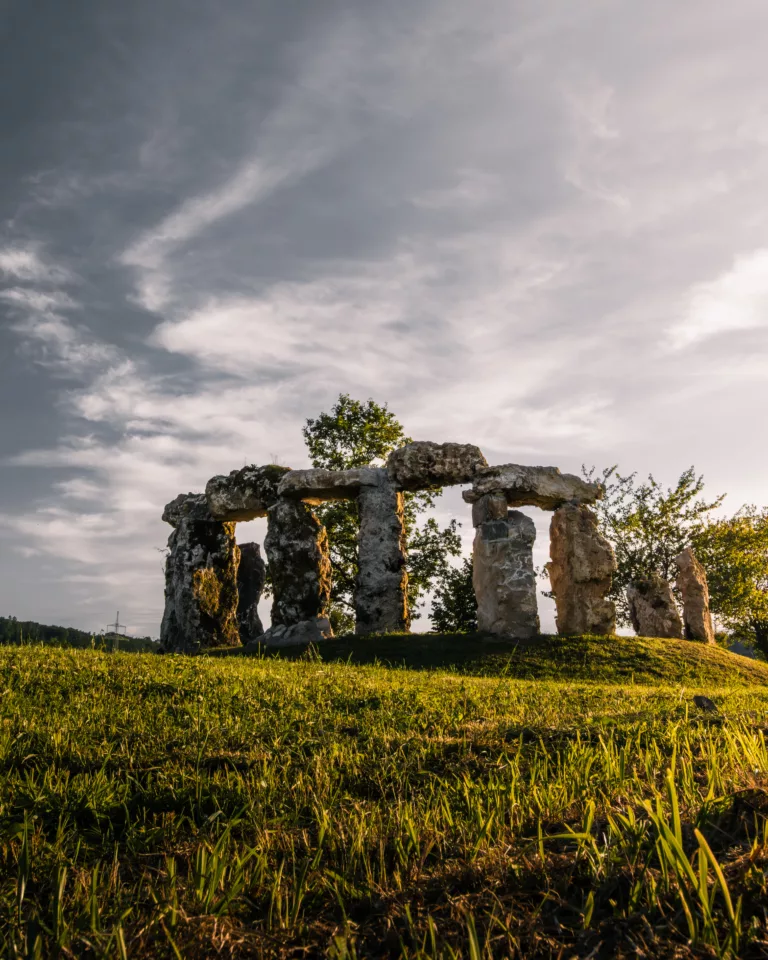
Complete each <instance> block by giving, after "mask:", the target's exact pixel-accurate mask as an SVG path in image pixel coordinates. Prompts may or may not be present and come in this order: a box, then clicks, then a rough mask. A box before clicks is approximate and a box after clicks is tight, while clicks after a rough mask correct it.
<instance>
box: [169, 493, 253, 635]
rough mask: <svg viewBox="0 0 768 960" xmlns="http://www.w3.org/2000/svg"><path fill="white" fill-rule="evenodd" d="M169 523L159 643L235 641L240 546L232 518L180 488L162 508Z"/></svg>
mask: <svg viewBox="0 0 768 960" xmlns="http://www.w3.org/2000/svg"><path fill="white" fill-rule="evenodd" d="M163 520H165V521H166V523H170V524H171V526H173V527H174V530H173V532H172V533H171V536H170V537H169V539H168V548H169V551H170V552H169V554H168V559H167V561H166V565H165V611H164V613H163V621H162V624H161V627H160V644H161V648H162V649H163V650H164V651H166V652H168V653H197V652H198V651H200V650H205V649H208V648H211V647H232V646H237V645H238V644H239V642H240V637H239V634H238V629H237V568H238V564H239V560H240V551H239V549H238V546H237V543H236V542H235V524H234V523H222V522H221V521H219V520H214V519H213V517H211V515H210V513H209V512H208V506H207V503H206V499H205V496H204V495H202V494H200V495H197V494H192V493H190V494H180V495H179V496H178V497H176V499H175V500H173V501H172V502H171V503H169V504H168V505H167V506H166V508H165V511H164V512H163Z"/></svg>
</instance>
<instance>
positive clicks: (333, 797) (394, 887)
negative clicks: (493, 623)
mask: <svg viewBox="0 0 768 960" xmlns="http://www.w3.org/2000/svg"><path fill="white" fill-rule="evenodd" d="M405 642H406V641H404V640H403V639H401V638H382V639H381V641H379V643H380V645H381V646H380V647H379V652H380V653H381V652H382V651H384V650H388V651H389V653H388V654H387V657H389V658H391V659H398V658H399V654H400V651H401V649H402V646H403V644H404V643H405ZM407 642H408V644H409V645H410V651H411V654H410V655H409V662H411V663H412V664H413V663H414V658H415V659H416V660H418V659H419V658H416V655H415V650H416V649H417V648H418V647H419V646H420V645H422V644H423V645H425V649H426V647H427V646H429V644H428V642H427V641H426V640H424V641H422V640H419V639H418V638H414V639H411V640H409V641H407ZM446 642H447V641H446ZM451 642H452V643H454V644H455V645H457V644H458V643H459V641H458V640H457V639H456V638H453V640H452V641H451ZM465 642H466V641H465ZM340 643H341V641H340ZM580 643H581V646H579V644H580ZM614 643H615V645H614V646H613V647H611V646H610V645H609V644H608V642H607V641H596V640H591V639H590V640H584V641H581V642H579V641H557V642H556V641H553V640H546V641H544V642H542V644H541V645H540V646H539V647H538V648H537V649H538V651H539V653H538V654H537V656H533V653H532V650H533V647H532V648H531V649H529V650H528V651H527V653H526V654H525V655H526V656H527V657H528V659H527V660H521V659H520V657H521V652H520V650H519V649H518V651H517V652H515V653H514V654H511V653H509V651H507V652H506V653H503V652H501V653H500V652H499V651H496V652H493V651H490V649H489V647H488V646H484V647H483V651H482V655H481V656H480V657H479V660H480V661H482V663H484V664H485V667H483V666H482V664H481V666H480V667H478V666H477V662H476V661H477V659H478V658H477V657H475V658H474V660H473V656H472V654H471V651H469V650H468V651H467V653H466V656H465V657H463V658H461V659H460V658H458V655H457V656H456V658H455V659H456V662H457V663H459V662H460V666H462V667H472V664H473V663H474V664H475V666H474V667H472V669H486V668H487V669H488V670H489V672H490V667H488V664H489V662H490V663H493V662H495V660H494V658H495V657H501V661H502V662H501V663H500V665H499V667H498V669H497V672H499V673H500V674H501V675H500V676H479V677H478V676H470V675H468V674H467V673H464V674H456V673H448V672H445V671H440V670H402V669H391V668H387V667H384V666H380V665H379V666H376V665H352V664H349V665H348V664H344V663H333V664H331V663H327V662H323V661H319V660H317V659H315V660H311V659H304V660H293V661H292V660H290V659H287V658H271V657H270V658H264V659H258V658H246V657H217V658H211V657H194V658H192V657H190V658H184V657H159V656H156V655H145V654H133V655H123V654H120V653H118V654H105V653H99V652H93V651H71V650H55V649H51V648H46V649H41V648H24V647H6V648H2V649H0V679H1V680H2V684H1V686H0V689H2V692H3V695H2V700H1V701H0V952H1V953H2V956H4V957H41V958H47V957H53V956H56V955H57V954H58V955H61V956H77V957H91V956H92V957H102V956H103V957H185V958H187V957H210V956H222V957H254V956H255V957H262V956H263V957H315V956H328V957H333V958H345V957H347V958H352V957H358V958H363V957H403V958H405V957H408V958H432V957H445V958H453V957H466V958H471V960H479V958H482V957H491V956H493V957H526V958H527V957H562V958H568V957H574V956H575V957H583V958H586V957H595V958H597V957H606V958H607V957H636V956H638V955H644V956H647V957H648V956H651V957H656V956H663V957H673V956H674V957H711V956H721V957H726V956H732V957H743V958H758V957H765V956H766V955H767V954H768V930H767V929H766V903H768V797H767V795H766V786H767V785H768V741H767V739H766V737H767V733H766V731H768V686H766V685H765V680H764V677H765V673H764V672H763V673H762V674H761V673H760V670H761V669H762V670H763V671H764V668H761V667H759V666H758V667H755V665H754V664H746V663H744V662H743V661H741V660H740V659H739V658H736V657H729V655H728V654H724V653H722V652H720V651H703V650H701V649H699V648H697V649H696V652H695V653H694V652H693V650H692V649H691V648H693V647H694V645H692V644H691V645H688V647H684V648H681V650H682V652H675V648H674V647H673V645H671V644H670V642H669V641H664V642H663V644H662V642H659V641H656V642H654V641H638V642H637V643H636V644H634V646H633V650H634V652H633V653H631V654H630V653H628V652H626V651H622V648H623V644H624V641H621V643H619V642H614ZM373 645H374V646H376V644H373ZM662 646H665V647H666V648H667V652H666V653H665V652H664V650H663V649H662ZM332 649H333V648H332V647H331V646H330V645H329V647H328V648H327V653H328V654H330V653H331V652H332ZM456 650H458V646H456ZM580 650H581V652H582V653H584V654H586V656H582V657H581V658H580V656H579V651H580ZM611 650H613V651H615V656H613V657H611V656H609V653H610V651H611ZM443 652H445V651H443ZM337 653H338V655H343V653H344V649H343V646H342V647H340V648H339V650H338V652H337ZM683 653H688V654H689V660H690V663H689V667H690V671H689V672H687V673H686V672H685V670H684V669H683V666H682V665H681V664H680V663H679V662H678V661H679V659H680V658H681V657H683ZM371 655H375V654H373V653H372V654H371ZM358 656H359V653H358ZM430 656H431V657H432V663H433V662H434V658H435V654H434V651H433V652H432V654H430ZM665 657H667V658H670V659H669V660H668V661H665ZM425 658H426V659H427V660H429V657H427V654H426V653H425V654H424V657H422V659H421V660H419V662H418V663H415V665H420V666H430V665H432V663H430V662H424V659H425ZM489 658H490V659H489ZM558 658H559V659H558ZM450 659H454V658H453V654H452V656H451V658H450ZM683 659H685V658H684V657H683ZM599 663H602V664H603V667H604V668H606V671H607V674H608V681H609V682H600V683H597V682H595V680H596V678H597V677H598V675H599V670H600V669H602V668H600V667H598V664H599ZM665 663H666V664H667V671H668V672H667V674H666V675H665V676H664V680H665V681H666V682H665V685H663V686H659V685H657V686H654V685H653V684H652V682H651V681H654V679H655V678H657V677H658V673H657V671H658V670H663V669H664V666H665ZM670 663H672V664H675V663H676V664H677V667H676V669H675V671H674V673H670V672H669V670H670V667H669V664H670ZM521 664H522V665H521ZM633 664H634V666H633ZM643 664H645V665H646V667H647V670H646V669H645V667H643ZM691 664H695V666H691ZM494 669H496V668H494ZM522 669H530V670H533V671H534V674H533V675H534V676H535V675H536V671H538V672H539V673H540V675H541V676H544V677H546V679H515V678H514V676H512V675H511V673H512V672H513V671H518V670H522ZM691 671H692V672H691ZM633 674H634V679H635V681H636V682H635V683H634V684H632V683H629V682H627V680H628V678H630V677H631V676H632V675H633ZM558 677H559V678H560V679H559V680H557V679H553V678H558ZM565 677H568V678H569V679H567V680H565V679H564V678H565ZM586 677H588V678H589V679H588V680H586V679H583V678H586ZM694 677H696V678H704V677H706V678H708V679H707V681H706V682H703V680H700V679H692V678H694ZM681 678H683V682H681ZM761 678H763V682H762V685H761V683H760V680H761ZM695 693H704V694H706V695H708V696H709V697H711V698H712V699H713V700H714V701H715V702H716V704H717V707H718V712H716V713H709V712H706V713H705V712H702V711H701V710H699V709H698V708H696V707H695V706H694V705H693V702H692V697H693V695H694V694H695Z"/></svg>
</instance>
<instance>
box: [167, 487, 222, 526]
mask: <svg viewBox="0 0 768 960" xmlns="http://www.w3.org/2000/svg"><path fill="white" fill-rule="evenodd" d="M213 519H214V518H213V517H212V516H211V514H210V512H209V510H208V501H207V500H206V497H205V494H204V493H180V494H179V495H178V497H174V498H173V500H171V502H170V503H166V505H165V507H164V508H163V520H164V522H165V523H170V525H171V526H172V527H178V525H179V524H180V523H181V521H182V520H213Z"/></svg>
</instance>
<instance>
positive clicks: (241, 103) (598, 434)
mask: <svg viewBox="0 0 768 960" xmlns="http://www.w3.org/2000/svg"><path fill="white" fill-rule="evenodd" d="M766 36H768V6H767V5H766V4H765V2H764V0H733V2H730V3H723V2H722V0H695V2H694V0H682V2H679V3H673V4H670V3H668V2H663V3H662V2H656V0H649V2H645V3H637V2H630V0H612V2H602V0H580V2H579V3H573V2H566V0H562V2H546V3H535V4H532V3H528V2H515V0H499V2H496V0H479V2H477V3H468V2H466V0H392V2H387V3H381V2H374V0H346V2H344V0H339V2H336V0H290V2H285V0H251V2H247V0H194V2H193V0H162V2H159V3H158V2H156V0H132V2H131V3H117V2H107V3H104V2H97V0H71V2H67V3H62V2H61V0H38V2H36V3H34V4H30V3H28V2H25V0H0V89H2V91H3V98H2V101H1V105H0V143H1V144H2V150H0V283H1V284H2V287H1V292H0V457H2V461H1V464H0V614H2V615H9V614H15V615H16V616H18V617H19V618H31V619H36V620H39V621H42V622H49V623H61V624H69V625H74V626H79V627H84V628H88V629H99V628H102V627H103V626H104V625H105V624H106V623H107V622H108V621H109V620H110V619H112V618H113V616H114V613H115V611H116V610H117V609H118V608H119V610H120V612H121V619H122V620H123V621H124V622H125V623H127V625H128V627H129V630H130V631H132V632H138V633H150V634H153V635H157V634H158V632H159V621H160V617H161V614H162V597H163V576H162V564H163V556H162V553H161V551H162V548H163V547H164V545H165V541H166V539H167V536H168V533H169V532H170V528H168V527H167V526H165V525H164V524H163V523H162V522H161V520H160V514H161V512H162V507H163V505H164V504H165V503H166V502H167V501H168V500H170V499H171V498H172V497H174V496H175V495H176V494H177V493H179V492H180V491H198V490H202V489H203V487H204V484H205V481H206V480H207V479H208V478H209V477H210V476H211V475H212V474H214V473H221V472H227V471H229V470H231V469H234V468H237V467H240V466H242V465H243V464H244V463H257V464H258V463H265V462H268V461H270V460H272V459H274V458H275V457H276V458H278V459H279V461H280V462H282V463H285V464H288V465H291V466H294V467H300V466H305V465H306V464H307V460H306V456H305V453H304V450H303V447H302V439H301V426H302V423H303V421H304V420H305V419H306V418H307V417H308V416H313V415H316V414H317V413H318V412H319V411H321V410H324V409H328V407H329V406H330V405H331V403H332V402H333V400H334V399H335V397H336V396H337V395H338V394H339V392H340V391H348V392H350V393H351V394H352V395H353V396H355V397H359V398H362V399H364V398H367V397H368V396H372V397H374V398H375V399H377V400H378V401H381V402H383V401H386V402H388V403H389V405H390V407H391V409H392V410H393V411H394V412H395V413H396V414H397V415H398V416H399V417H400V419H401V420H402V421H403V423H404V425H405V427H406V430H407V431H408V433H409V434H410V435H411V436H414V437H415V438H417V439H432V440H437V441H447V440H452V441H463V442H476V443H478V444H479V445H480V446H481V448H482V449H483V451H484V453H485V454H486V456H487V458H488V460H489V461H490V462H497V463H498V462H509V461H514V462H520V463H526V464H544V465H549V464H554V465H556V466H559V467H560V468H561V469H563V470H568V471H573V472H578V470H579V468H580V465H581V464H582V463H587V464H590V465H591V464H596V465H598V466H600V467H602V466H605V465H609V464H612V463H615V462H618V463H619V464H620V466H621V467H622V468H623V470H624V471H631V470H639V471H641V472H642V473H647V472H649V471H652V472H653V473H654V474H655V475H656V476H657V477H658V478H659V479H661V480H663V481H665V482H667V483H672V482H673V481H674V480H675V479H676V478H677V476H678V475H679V473H680V472H681V471H682V470H683V469H684V468H686V467H687V466H689V465H690V464H694V465H695V466H696V467H697V469H698V470H700V471H701V472H703V473H704V475H705V478H706V480H707V487H708V490H709V491H710V492H711V493H718V492H726V491H727V492H728V500H727V506H728V507H729V508H730V509H731V510H734V511H735V510H736V509H737V508H738V507H739V506H740V505H741V504H742V503H744V502H745V501H747V502H756V503H758V504H760V505H762V504H764V503H766V502H768V496H767V495H766V493H765V492H764V491H765V477H766V474H767V473H768V443H767V442H766V439H767V438H766V429H765V409H766V401H767V400H768V380H767V379H766V373H768V358H767V354H766V347H767V346H768V332H767V331H766V317H767V316H768V313H767V312H766V308H768V64H767V61H766V54H765V50H766ZM441 513H442V515H443V516H446V517H447V516H449V515H451V514H452V513H453V514H455V515H457V516H459V517H460V518H461V519H463V520H465V521H466V519H467V518H466V514H467V511H466V510H465V508H464V507H463V505H462V503H461V500H460V497H459V494H458V491H454V492H452V494H451V495H450V496H448V497H446V498H445V499H444V502H443V504H442V507H441ZM546 522H547V517H546V516H544V515H543V514H542V515H541V516H540V535H539V550H538V552H537V557H538V558H539V559H542V556H541V555H542V551H543V550H544V549H545V546H546V544H545V542H544V541H545V540H546ZM252 529H253V528H252ZM250 532H251V531H246V530H243V531H242V537H241V539H247V538H248V536H249V534H250ZM258 532H259V531H258V525H257V529H256V533H257V535H258ZM464 533H465V535H466V537H467V540H468V541H469V539H470V537H471V531H470V529H469V524H468V523H467V522H465V524H464ZM542 538H543V539H542ZM544 619H545V623H546V622H548V621H547V618H546V616H545V618H544Z"/></svg>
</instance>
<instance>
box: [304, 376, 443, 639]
mask: <svg viewBox="0 0 768 960" xmlns="http://www.w3.org/2000/svg"><path fill="white" fill-rule="evenodd" d="M302 432H303V434H304V440H305V442H306V445H307V449H308V450H309V456H310V459H311V462H312V465H313V466H314V467H322V468H325V469H328V470H350V469H352V468H355V467H366V466H372V465H373V466H376V465H380V464H382V463H383V462H384V461H385V460H386V458H387V456H388V455H389V454H390V453H391V451H392V450H395V449H396V448H397V447H400V446H403V445H404V444H406V443H410V442H411V438H410V437H407V436H406V435H405V431H404V430H403V427H402V424H401V423H400V422H399V421H398V419H397V418H396V417H395V415H394V414H393V413H392V412H391V411H390V410H389V409H388V408H387V405H386V404H378V403H376V402H375V401H374V400H371V399H369V400H367V401H365V402H363V401H360V400H354V399H352V398H351V397H350V396H349V394H346V393H342V394H340V395H339V398H338V400H337V401H336V403H335V404H334V405H333V407H332V408H331V410H330V411H329V412H327V413H325V412H324V413H321V414H320V415H319V416H318V417H317V418H315V419H311V418H310V419H308V420H307V422H306V424H305V426H304V428H303V431H302ZM440 493H441V490H440V489H433V490H429V491H421V492H419V493H407V494H405V530H406V538H407V546H408V578H409V579H408V599H409V604H410V608H411V616H412V617H413V618H414V619H416V618H417V617H418V615H419V614H418V610H417V607H418V604H419V602H420V601H421V600H422V598H423V596H424V594H425V593H426V592H427V591H429V590H430V589H432V587H433V586H434V585H435V584H436V583H438V582H441V580H442V579H443V578H444V577H445V576H446V575H447V572H448V571H449V569H450V564H449V560H448V558H449V557H451V556H458V554H459V552H460V549H461V540H460V537H459V535H458V533H457V528H458V524H457V523H456V521H455V520H454V521H451V523H450V524H449V525H448V526H447V527H444V528H442V529H441V528H440V526H439V524H438V523H437V521H436V520H435V519H434V518H428V519H427V520H426V521H425V522H424V523H423V524H421V525H419V523H418V518H419V516H420V515H421V514H423V513H424V511H425V510H427V509H428V508H430V507H431V506H433V504H434V503H435V500H436V499H437V497H438V496H439V494H440ZM316 513H317V515H318V517H319V519H320V521H321V523H323V524H324V525H325V528H326V530H327V531H328V541H329V548H330V554H331V564H332V567H333V586H332V590H331V610H330V616H331V623H332V625H333V628H334V630H335V631H336V632H337V633H344V632H349V631H351V630H352V629H354V589H355V580H356V578H357V535H358V531H359V529H360V517H359V514H358V509H357V503H356V502H355V501H354V500H337V501H332V502H329V503H324V504H321V505H320V506H319V507H317V508H316Z"/></svg>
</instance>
